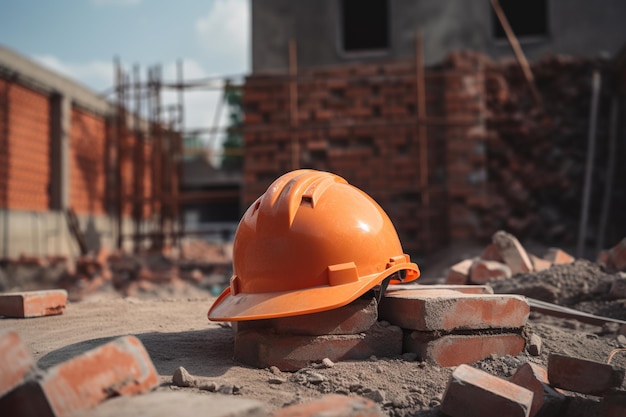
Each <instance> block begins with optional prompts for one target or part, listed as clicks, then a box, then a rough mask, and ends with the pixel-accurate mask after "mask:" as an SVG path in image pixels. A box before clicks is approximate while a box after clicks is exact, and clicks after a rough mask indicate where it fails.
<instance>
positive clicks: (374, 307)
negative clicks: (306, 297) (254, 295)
mask: <svg viewBox="0 0 626 417" xmlns="http://www.w3.org/2000/svg"><path fill="white" fill-rule="evenodd" d="M376 320H378V303H377V302H376V299H374V298H372V299H363V298H359V299H357V300H355V301H353V302H351V303H350V304H348V305H346V306H343V307H339V308H336V309H333V310H329V311H322V312H320V313H313V314H303V315H299V316H293V317H281V318H276V319H266V320H248V321H239V322H233V324H235V328H236V331H246V330H260V329H266V330H269V329H271V330H272V331H274V332H275V333H281V334H291V335H309V336H323V335H335V334H359V333H362V332H365V331H367V329H369V328H370V327H372V326H373V325H374V323H376Z"/></svg>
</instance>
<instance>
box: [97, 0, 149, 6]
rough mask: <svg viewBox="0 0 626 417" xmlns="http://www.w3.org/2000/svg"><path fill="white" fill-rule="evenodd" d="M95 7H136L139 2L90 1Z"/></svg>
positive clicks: (123, 0)
mask: <svg viewBox="0 0 626 417" xmlns="http://www.w3.org/2000/svg"><path fill="white" fill-rule="evenodd" d="M91 3H92V4H94V5H96V6H123V7H126V6H136V5H138V4H139V3H141V0H91Z"/></svg>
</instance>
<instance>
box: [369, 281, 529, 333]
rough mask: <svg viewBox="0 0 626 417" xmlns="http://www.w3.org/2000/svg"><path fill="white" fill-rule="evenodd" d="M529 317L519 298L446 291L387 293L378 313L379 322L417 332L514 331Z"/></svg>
mask: <svg viewBox="0 0 626 417" xmlns="http://www.w3.org/2000/svg"><path fill="white" fill-rule="evenodd" d="M529 314H530V307H529V305H528V302H527V301H526V299H525V298H524V297H522V296H519V295H509V294H463V293H459V292H456V291H450V290H406V291H394V292H387V293H386V295H385V297H383V298H382V299H381V301H380V309H379V315H380V317H381V319H383V320H387V321H389V322H390V323H392V324H395V325H396V326H400V327H402V328H404V329H412V330H420V331H433V330H441V331H453V330H458V329H470V330H478V329H490V328H518V327H522V326H524V325H525V324H526V322H527V320H528V315H529Z"/></svg>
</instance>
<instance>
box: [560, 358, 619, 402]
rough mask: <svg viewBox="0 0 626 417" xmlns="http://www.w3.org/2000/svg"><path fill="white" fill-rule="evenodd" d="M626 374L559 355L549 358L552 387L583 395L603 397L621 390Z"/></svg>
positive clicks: (586, 361) (611, 367)
mask: <svg viewBox="0 0 626 417" xmlns="http://www.w3.org/2000/svg"><path fill="white" fill-rule="evenodd" d="M624 372H625V371H624V369H621V368H618V367H615V366H612V365H608V364H605V363H600V362H595V361H590V360H586V359H580V358H572V357H569V356H563V355H557V354H551V355H550V356H548V379H549V381H550V385H552V386H555V387H557V388H562V389H565V390H568V391H574V392H578V393H581V394H589V395H602V394H604V393H607V392H609V391H610V390H612V389H614V388H619V387H620V386H621V385H622V382H623V381H624Z"/></svg>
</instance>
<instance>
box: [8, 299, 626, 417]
mask: <svg viewBox="0 0 626 417" xmlns="http://www.w3.org/2000/svg"><path fill="white" fill-rule="evenodd" d="M212 301H213V298H212V297H211V296H208V295H202V293H200V292H198V294H196V296H195V297H186V298H184V297H180V298H153V297H150V298H148V299H138V298H121V297H120V296H119V295H116V294H115V293H104V294H97V295H95V296H92V297H90V298H89V299H87V300H84V301H81V302H77V303H70V304H68V306H67V309H66V311H65V313H64V314H62V315H59V316H53V317H45V318H36V319H2V320H0V328H3V329H4V328H11V329H14V330H16V331H17V332H19V333H20V335H21V336H22V338H23V339H24V340H25V342H26V344H27V345H28V346H29V347H30V348H31V349H32V352H33V354H34V355H35V357H36V358H37V360H38V361H39V365H40V367H42V368H48V367H50V366H53V365H55V364H57V363H60V362H62V361H65V360H67V359H69V358H71V357H73V356H75V355H78V354H80V353H82V352H85V351H86V350H89V349H91V348H93V347H95V346H97V345H100V344H102V343H105V342H107V341H108V340H111V339H112V338H115V337H118V336H123V335H127V334H134V335H136V336H137V337H139V339H140V340H141V341H142V342H143V343H144V345H145V347H146V349H147V350H148V352H149V354H150V356H151V357H152V360H153V362H154V364H155V366H156V369H157V371H158V372H159V374H160V375H161V377H162V385H161V386H160V387H159V388H158V390H184V391H187V392H194V393H197V395H220V394H215V393H212V392H207V391H204V390H200V389H198V388H179V387H175V386H172V385H171V377H172V375H173V373H174V371H175V370H176V369H177V368H178V367H180V366H182V367H184V368H186V369H187V370H188V371H189V373H191V374H192V375H194V376H196V377H197V378H199V379H200V380H201V381H203V383H204V384H205V385H207V384H209V383H211V382H212V383H214V384H215V386H217V387H218V389H219V388H221V391H222V392H227V393H235V394H236V395H240V396H242V397H245V398H252V399H257V400H260V401H262V402H263V403H265V404H266V406H267V409H268V410H269V411H272V410H276V409H278V408H280V407H283V406H285V405H289V404H294V403H298V402H301V401H305V400H308V399H311V398H315V397H318V396H320V395H322V394H324V393H333V392H334V393H341V394H348V395H350V394H358V395H363V396H366V397H369V398H372V399H374V400H376V401H378V402H379V403H380V404H381V406H382V407H383V409H384V410H385V411H386V412H387V413H388V414H389V415H390V416H409V415H413V416H435V415H439V414H438V406H439V404H440V402H441V399H442V396H443V393H444V390H445V387H446V384H447V381H448V378H449V376H450V373H451V372H452V368H440V367H438V366H433V365H430V364H427V363H422V362H418V361H415V359H414V358H411V357H404V358H403V357H397V358H389V359H377V358H371V359H370V360H367V361H354V362H341V363H337V364H335V366H333V367H331V368H323V367H321V366H317V365H312V366H311V367H309V368H305V369H302V370H300V371H298V372H295V373H281V372H280V371H276V370H274V372H272V370H271V369H252V368H249V367H246V366H242V365H239V364H237V363H235V362H234V361H233V360H232V349H233V332H232V330H231V329H230V327H228V326H224V325H221V324H218V323H210V322H208V320H207V319H206V312H207V310H208V308H209V306H210V305H211V303H212ZM531 318H532V320H531V323H530V324H529V329H528V331H529V332H534V333H537V334H538V335H540V336H541V337H542V339H543V343H544V349H543V353H542V355H541V356H538V357H535V356H530V355H528V354H527V353H526V352H524V353H522V354H520V355H518V356H516V357H510V356H509V357H503V358H487V359H485V360H483V361H479V362H477V363H475V364H473V366H476V367H478V368H480V369H483V370H485V371H487V372H490V373H492V374H494V375H498V376H501V377H505V378H506V377H509V376H511V375H512V374H513V372H514V371H515V369H516V368H517V367H518V366H519V365H520V364H522V363H524V362H534V363H538V364H540V365H542V366H545V365H546V363H547V355H548V354H549V353H562V354H567V355H572V356H578V357H583V358H587V359H593V360H598V361H606V358H607V356H608V354H609V352H610V351H611V349H613V348H615V347H619V346H621V345H623V344H624V343H623V342H624V339H621V338H619V335H617V334H616V333H608V334H607V333H606V329H604V330H603V329H602V328H600V327H597V326H589V325H581V324H579V323H577V322H574V321H571V320H561V319H553V318H550V317H545V316H542V315H540V314H536V313H533V314H532V315H531ZM622 337H623V336H622ZM614 363H615V364H616V365H618V366H622V367H626V355H622V356H617V357H616V359H615V360H614ZM622 388H623V389H626V386H623V387H622ZM597 400H598V399H597V398H592V397H589V398H583V397H578V398H576V399H575V403H572V404H573V405H571V407H574V405H575V408H576V410H578V411H579V412H580V413H582V414H568V415H581V416H582V415H588V416H593V415H599V414H596V408H597V407H596V406H597ZM572 401H574V400H572Z"/></svg>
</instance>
